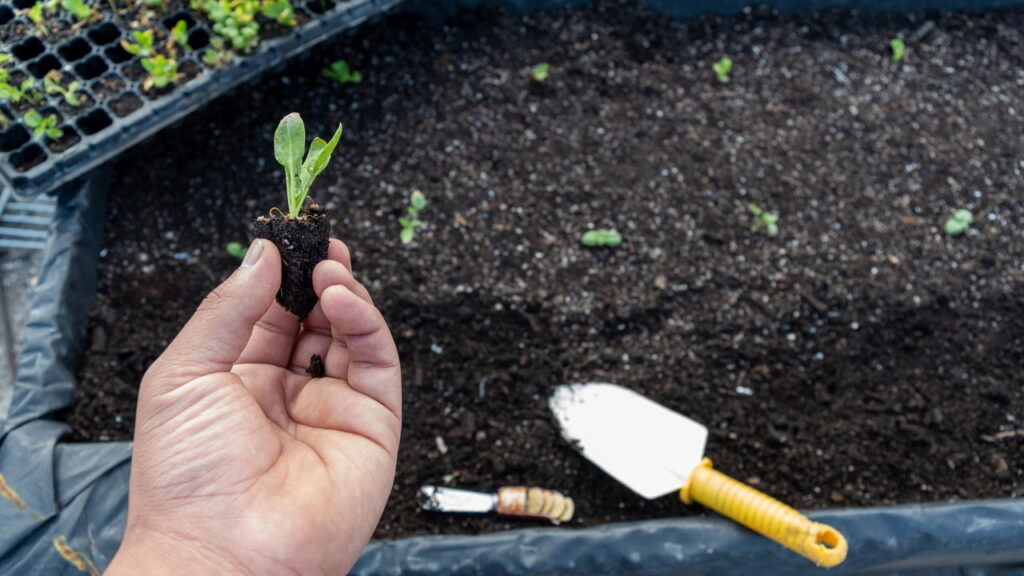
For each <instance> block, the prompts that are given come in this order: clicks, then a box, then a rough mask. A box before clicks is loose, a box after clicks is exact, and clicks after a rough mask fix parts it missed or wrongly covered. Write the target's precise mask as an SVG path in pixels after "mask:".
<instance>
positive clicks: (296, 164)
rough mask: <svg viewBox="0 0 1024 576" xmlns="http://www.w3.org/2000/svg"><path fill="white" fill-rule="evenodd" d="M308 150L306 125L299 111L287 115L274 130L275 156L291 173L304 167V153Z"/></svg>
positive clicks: (295, 172)
mask: <svg viewBox="0 0 1024 576" xmlns="http://www.w3.org/2000/svg"><path fill="white" fill-rule="evenodd" d="M305 150H306V126H305V125H304V124H303V123H302V117H301V116H299V114H298V113H297V112H293V113H291V114H289V115H287V116H285V117H284V118H283V119H282V120H281V122H280V124H278V125H277V130H276V131H275V132H274V158H275V159H276V160H277V162H278V164H280V165H282V166H284V168H285V170H287V171H289V172H291V174H298V172H299V170H300V169H301V168H302V153H303V152H305Z"/></svg>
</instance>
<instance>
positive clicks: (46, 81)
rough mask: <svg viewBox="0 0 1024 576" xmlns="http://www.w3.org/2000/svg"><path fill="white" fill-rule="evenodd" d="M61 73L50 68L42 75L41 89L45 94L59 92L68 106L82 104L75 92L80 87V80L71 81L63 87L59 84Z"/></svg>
mask: <svg viewBox="0 0 1024 576" xmlns="http://www.w3.org/2000/svg"><path fill="white" fill-rule="evenodd" d="M60 79H61V74H60V72H58V71H56V70H51V71H50V72H49V73H48V74H47V75H46V76H44V77H43V90H45V91H46V93H47V94H60V95H61V96H62V97H63V98H64V102H66V103H67V104H68V106H74V107H76V108H77V107H79V106H81V105H82V100H81V98H79V97H78V95H77V94H75V92H78V89H79V88H81V87H82V85H81V83H80V82H72V83H70V84H68V87H67V88H65V87H63V86H61V85H60Z"/></svg>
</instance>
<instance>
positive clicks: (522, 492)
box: [496, 486, 576, 524]
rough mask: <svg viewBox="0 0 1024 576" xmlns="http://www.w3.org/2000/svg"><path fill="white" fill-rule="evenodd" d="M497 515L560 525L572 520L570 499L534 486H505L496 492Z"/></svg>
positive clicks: (574, 508) (573, 509) (573, 508)
mask: <svg viewBox="0 0 1024 576" xmlns="http://www.w3.org/2000/svg"><path fill="white" fill-rule="evenodd" d="M496 511H497V512H498V514H503V515H505V516H517V517H519V518H544V519H547V520H550V521H552V522H554V523H555V524H560V523H562V522H568V521H569V520H572V515H573V512H575V511H576V505H575V504H574V503H573V501H572V498H569V497H568V496H566V495H564V494H562V493H561V492H556V491H554V490H547V489H545V488H537V487H536V486H506V487H504V488H500V489H499V490H498V506H497V508H496Z"/></svg>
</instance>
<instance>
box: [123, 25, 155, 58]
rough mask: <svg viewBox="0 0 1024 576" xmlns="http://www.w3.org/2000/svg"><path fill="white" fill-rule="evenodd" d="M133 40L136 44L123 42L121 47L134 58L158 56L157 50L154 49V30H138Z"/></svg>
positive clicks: (133, 34)
mask: <svg viewBox="0 0 1024 576" xmlns="http://www.w3.org/2000/svg"><path fill="white" fill-rule="evenodd" d="M132 38H134V39H135V42H129V41H127V40H124V39H122V40H121V47H122V48H124V50H125V52H127V53H129V54H131V55H132V56H142V57H143V58H145V57H148V56H152V55H154V54H156V49H154V48H153V31H152V30H145V31H138V30H136V31H135V32H132Z"/></svg>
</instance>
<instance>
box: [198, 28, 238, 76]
mask: <svg viewBox="0 0 1024 576" xmlns="http://www.w3.org/2000/svg"><path fill="white" fill-rule="evenodd" d="M233 57H234V55H233V54H232V52H231V51H230V50H228V49H227V48H225V47H224V39H223V38H221V37H220V36H214V37H213V38H210V47H209V48H207V49H206V53H205V54H203V62H204V63H205V64H206V65H207V66H212V67H213V68H219V67H221V66H224V65H225V64H228V63H229V62H231V59H232V58H233Z"/></svg>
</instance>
